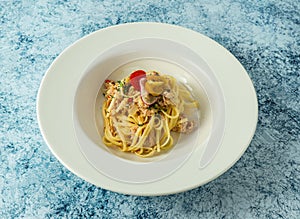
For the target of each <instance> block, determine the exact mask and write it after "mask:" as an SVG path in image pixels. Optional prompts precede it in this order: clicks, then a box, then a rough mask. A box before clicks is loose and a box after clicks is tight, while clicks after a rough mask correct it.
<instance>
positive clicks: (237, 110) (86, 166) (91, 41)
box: [37, 23, 258, 195]
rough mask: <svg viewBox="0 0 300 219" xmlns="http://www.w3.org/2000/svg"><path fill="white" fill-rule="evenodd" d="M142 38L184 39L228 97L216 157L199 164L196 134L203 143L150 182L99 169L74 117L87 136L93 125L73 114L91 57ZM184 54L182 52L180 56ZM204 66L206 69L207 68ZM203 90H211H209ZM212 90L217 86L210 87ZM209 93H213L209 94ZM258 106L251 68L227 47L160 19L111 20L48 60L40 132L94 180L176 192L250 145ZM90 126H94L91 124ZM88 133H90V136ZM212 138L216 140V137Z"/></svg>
mask: <svg viewBox="0 0 300 219" xmlns="http://www.w3.org/2000/svg"><path fill="white" fill-rule="evenodd" d="M143 38H149V39H160V40H167V41H172V42H175V43H177V44H181V45H183V47H185V48H187V49H188V50H191V51H193V53H196V54H197V56H199V58H200V60H202V61H203V63H204V65H200V66H201V68H202V70H204V72H205V73H204V74H202V76H203V75H206V74H208V73H209V72H212V73H213V75H214V76H213V77H214V78H215V79H216V81H218V83H219V88H220V91H221V93H222V95H223V98H224V110H221V111H222V112H223V113H224V116H223V117H221V118H224V119H225V123H224V124H225V129H224V132H223V136H222V139H221V144H220V147H219V149H218V150H217V152H216V153H214V151H216V150H215V149H213V150H212V153H211V154H210V155H212V156H214V159H213V160H212V161H211V162H210V163H209V164H208V165H207V166H205V168H199V162H200V160H201V157H202V155H203V153H204V151H205V147H204V145H203V144H202V145H201V144H200V143H201V142H200V141H199V139H201V138H199V137H198V140H197V142H199V145H195V147H193V149H192V150H191V153H190V154H189V153H187V154H188V156H187V158H188V159H184V160H183V161H184V162H181V164H180V165H179V166H178V168H177V169H176V170H175V171H173V172H172V173H171V174H169V175H168V174H165V175H164V176H165V177H161V176H160V177H157V178H156V179H159V180H154V181H153V178H152V179H150V182H140V183H128V182H123V181H122V180H115V179H114V178H113V177H110V176H107V174H105V173H103V172H101V170H100V171H99V170H97V168H95V165H91V164H90V162H89V161H88V160H87V159H86V157H85V156H84V153H82V148H81V147H80V145H79V141H80V140H79V141H77V137H76V135H77V136H78V132H77V133H76V125H75V128H74V122H75V123H76V122H78V123H77V124H78V127H80V129H81V131H82V134H83V135H84V136H89V133H91V132H93V131H91V132H90V131H86V130H84V128H83V127H84V126H83V125H82V123H81V122H80V117H81V116H78V115H79V114H78V115H74V118H75V117H76V116H77V118H78V120H77V121H76V120H74V119H73V110H74V107H75V108H76V106H74V99H75V94H77V93H76V91H78V90H77V89H78V87H79V85H82V83H81V82H83V81H84V79H83V75H84V73H85V72H87V71H89V68H90V67H91V66H92V65H91V64H92V62H93V61H94V60H96V59H97V58H99V55H101V54H102V53H103V52H104V51H108V50H109V49H110V48H113V47H115V46H116V45H118V44H121V43H124V42H127V41H132V40H138V39H143ZM157 50H159V47H157ZM180 55H181V54H178V56H180ZM204 66H206V67H207V69H203V67H204ZM204 68H205V67H204ZM115 70H117V69H115ZM190 73H191V72H189V74H190ZM197 76H200V75H197V74H196V77H195V75H193V74H192V77H194V78H198V77H197ZM98 82H101V81H98ZM98 82H97V84H98ZM201 82H202V80H200V78H198V81H197V84H200V85H202V86H203V84H201ZM202 88H203V87H202ZM204 90H205V89H204ZM205 91H206V92H207V90H205ZM212 92H214V91H213V90H212ZM93 93H94V92H93ZM204 96H205V95H204ZM217 96H218V95H217ZM206 97H208V98H209V95H206ZM204 99H205V98H204ZM90 100H93V98H90ZM92 102H93V101H92ZM90 104H91V103H90ZM216 104H218V102H217V103H216ZM75 105H76V104H75ZM257 107H258V106H257V99H256V94H255V90H254V88H253V85H252V83H251V80H250V78H249V76H248V74H247V72H246V71H245V70H244V68H243V67H242V65H241V64H240V63H239V62H238V61H237V59H236V58H235V57H234V56H233V55H232V54H230V53H229V52H228V51H227V50H226V49H225V48H223V47H222V46H221V45H219V44H218V43H216V42H215V41H213V40H211V39H209V38H208V37H205V36H203V35H201V34H199V33H197V32H194V31H192V30H188V29H185V28H182V27H178V26H174V25H168V24H159V23H133V24H123V25H118V26H113V27H109V28H105V29H102V30H99V31H97V32H94V33H92V34H90V35H88V36H86V37H84V38H82V39H80V40H78V41H77V42H75V43H74V44H73V45H71V46H70V47H68V48H67V49H66V50H65V51H63V52H62V53H61V54H60V56H59V57H57V59H56V60H55V61H54V62H53V64H52V65H51V66H50V68H49V69H48V71H47V73H46V75H45V77H44V78H43V81H42V83H41V86H40V90H39V93H38V100H37V114H38V121H39V125H40V129H41V132H42V134H43V137H44V139H45V141H46V142H47V144H48V146H49V148H50V149H51V151H52V153H53V154H54V155H55V156H56V157H57V159H59V160H60V162H61V163H62V164H64V165H65V166H66V167H67V168H68V169H69V170H70V171H72V172H73V173H75V174H76V175H78V176H79V177H81V178H83V179H85V180H86V181H88V182H90V183H92V184H94V185H97V186H100V187H102V188H105V189H109V190H112V191H115V192H120V193H126V194H135V195H163V194H171V193H177V192H181V191H185V190H189V189H192V188H195V187H198V186H201V185H203V184H205V183H207V182H209V181H211V180H213V179H215V178H216V177H218V176H219V175H221V174H222V173H224V172H225V171H226V170H228V169H229V168H230V167H231V166H232V165H233V164H234V163H235V162H236V161H237V160H238V159H239V158H240V157H241V156H242V154H243V153H244V151H245V150H246V149H247V147H248V145H249V143H250V141H251V139H252V137H253V134H254V132H255V128H256V123H257V111H258V110H257ZM207 108H209V109H210V110H211V112H213V109H214V105H213V103H212V102H210V105H209V106H207ZM208 112H209V110H208ZM75 114H76V110H75ZM210 115H211V118H212V120H210V121H211V122H210V123H209V122H208V124H211V125H212V126H211V127H213V122H214V121H215V120H218V119H217V117H214V116H213V115H214V114H213V113H211V114H210ZM216 115H217V114H216ZM219 115H222V113H220V114H219ZM201 116H202V115H201ZM201 118H202V117H201ZM208 121H209V119H208ZM86 127H92V126H89V125H87V126H86ZM82 129H83V130H82ZM207 130H210V131H209V133H208V135H211V134H212V133H214V129H212V128H211V129H207ZM199 133H201V129H199ZM94 136H95V135H94ZM199 136H200V134H199ZM78 139H80V138H78ZM88 139H92V138H90V136H89V138H88ZM208 139H209V138H208ZM92 140H93V139H92ZM92 143H93V144H94V143H95V142H92ZM206 143H207V142H206ZM208 143H209V142H208ZM212 144H213V145H218V142H217V144H215V143H212ZM98 146H99V145H98ZM102 149H103V148H102ZM109 154H110V153H109ZM204 154H205V153H204ZM154 162H155V161H154ZM125 181H126V180H125ZM146 181H149V180H146Z"/></svg>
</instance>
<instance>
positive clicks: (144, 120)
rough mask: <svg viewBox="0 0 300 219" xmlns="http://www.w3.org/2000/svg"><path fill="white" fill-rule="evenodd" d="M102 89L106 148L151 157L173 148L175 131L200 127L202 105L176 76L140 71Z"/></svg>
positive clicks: (180, 131) (107, 83)
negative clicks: (199, 114) (198, 115)
mask: <svg viewBox="0 0 300 219" xmlns="http://www.w3.org/2000/svg"><path fill="white" fill-rule="evenodd" d="M102 89H103V95H104V97H105V100H104V102H103V105H102V116H103V121H104V132H103V138H102V139H103V143H104V144H105V145H106V146H109V147H117V148H119V149H120V150H122V151H124V152H131V153H134V154H136V155H138V156H140V157H151V156H154V155H156V154H159V153H161V152H163V151H166V150H168V149H170V148H172V147H173V145H174V139H173V136H172V132H177V133H183V134H189V133H191V132H193V131H194V130H195V129H196V128H197V127H198V118H197V117H196V116H195V115H196V114H197V113H196V112H197V111H198V109H199V103H198V102H197V101H196V100H195V98H194V97H193V96H192V94H191V93H190V91H189V90H188V89H187V87H186V86H184V85H183V84H181V83H178V82H177V80H176V79H175V78H174V77H172V76H169V75H164V74H160V73H158V72H156V71H148V72H146V71H144V70H136V71H134V72H132V73H131V74H130V75H129V76H128V77H125V78H123V79H122V80H119V81H113V80H109V79H107V80H105V82H104V84H103V87H102Z"/></svg>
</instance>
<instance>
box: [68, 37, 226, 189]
mask: <svg viewBox="0 0 300 219" xmlns="http://www.w3.org/2000/svg"><path fill="white" fill-rule="evenodd" d="M137 69H144V70H146V71H148V70H155V71H158V72H161V73H162V74H168V75H172V76H174V77H175V78H176V79H177V81H179V82H181V83H184V84H185V85H186V86H187V87H188V88H189V90H190V91H191V92H192V94H193V96H194V97H195V98H196V99H197V100H198V101H199V103H200V109H199V112H198V119H199V124H200V125H199V127H198V128H197V130H196V131H194V132H192V133H191V134H189V135H180V136H177V143H176V144H175V146H174V147H173V148H172V149H171V150H170V151H168V152H166V153H163V154H160V155H158V156H154V157H152V158H139V157H137V156H134V155H132V154H130V153H124V152H120V151H118V150H116V149H114V148H108V147H106V146H105V145H104V144H103V143H102V135H103V133H102V132H103V120H102V114H101V107H102V102H103V100H104V98H103V95H102V91H101V90H100V88H101V86H102V84H103V82H104V80H105V79H107V78H110V79H113V80H120V79H122V78H124V77H126V76H128V75H129V74H130V73H131V72H132V71H134V70H137ZM224 115H225V114H224V98H223V94H222V90H221V88H220V86H219V83H218V81H217V79H216V78H215V76H214V74H213V72H212V71H211V70H210V68H209V66H208V65H207V64H206V63H205V61H204V60H203V59H202V58H201V57H199V56H198V55H197V54H196V53H194V52H193V51H192V49H190V48H188V47H186V46H185V45H182V44H180V43H178V42H174V41H170V40H166V39H157V38H144V39H136V40H131V41H127V42H124V43H121V44H118V45H116V46H114V47H112V48H110V49H108V50H106V51H104V52H103V53H101V54H99V56H98V57H96V58H95V60H93V61H92V62H91V63H90V65H89V66H88V67H87V69H86V71H85V72H83V75H82V78H81V81H80V83H79V84H78V87H77V91H76V93H75V97H74V107H73V119H74V129H75V133H76V138H77V140H78V142H79V145H80V147H81V150H82V153H83V154H84V155H85V157H86V158H87V160H88V161H89V162H90V163H91V164H92V165H93V166H94V167H95V168H96V169H97V170H99V171H100V172H101V173H103V174H105V175H106V176H109V177H111V178H113V179H116V180H119V181H123V182H130V183H144V182H151V181H155V180H158V179H161V178H162V177H166V176H167V175H169V174H171V173H172V172H174V171H176V170H177V169H178V168H180V167H181V166H182V165H183V164H184V162H185V161H186V160H187V159H188V158H189V156H190V155H191V153H193V151H194V150H202V149H203V148H204V147H205V146H208V145H207V144H208V142H209V139H210V138H215V139H221V138H222V135H223V131H224V130H223V129H222V128H221V127H224V121H225V120H224ZM175 137H176V136H175ZM199 159H200V158H199ZM195 165H196V164H195ZM157 170H159V171H157Z"/></svg>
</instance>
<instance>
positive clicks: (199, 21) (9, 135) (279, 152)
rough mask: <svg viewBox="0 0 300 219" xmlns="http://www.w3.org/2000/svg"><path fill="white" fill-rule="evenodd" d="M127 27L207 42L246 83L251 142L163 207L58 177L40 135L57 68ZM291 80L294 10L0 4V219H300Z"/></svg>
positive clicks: (297, 108) (146, 2) (270, 5)
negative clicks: (48, 78) (255, 108)
mask: <svg viewBox="0 0 300 219" xmlns="http://www.w3.org/2000/svg"><path fill="white" fill-rule="evenodd" d="M135 21H154V22H164V23H170V24H176V25H180V26H183V27H187V28H191V29H193V30H195V31H198V32H200V33H203V34H205V35H207V36H209V37H211V38H212V39H214V40H216V41H217V42H219V43H220V44H222V45H223V46H224V47H226V48H227V49H228V50H230V51H231V52H232V53H233V54H234V55H235V56H236V57H237V58H238V59H239V61H240V62H241V63H242V64H243V65H244V67H245V69H246V70H247V72H248V73H249V76H250V77H251V79H252V80H253V83H254V86H255V89H256V91H257V95H258V102H259V121H258V126H257V131H256V134H255V136H254V139H253V141H252V143H251V145H250V146H249V148H248V150H247V151H246V153H245V154H244V155H243V157H242V158H241V159H240V160H239V161H238V162H237V163H236V164H235V165H234V167H232V168H231V169H230V170H229V171H227V172H226V173H225V174H223V175H222V176H220V177H219V178H217V179H216V180H214V181H212V182H210V183H208V184H206V185H204V186H202V187H200V188H197V189H194V190H191V191H188V192H184V193H180V194H176V195H169V196H163V197H136V196H129V195H122V194H117V193H114V192H111V191H106V190H103V189H101V188H97V187H95V186H93V185H91V184H89V183H87V182H85V181H83V180H82V179H80V178H78V177H77V176H75V175H74V174H72V173H71V172H69V171H68V170H67V169H66V168H65V167H64V166H62V165H61V164H60V163H59V162H58V161H57V160H56V159H55V158H54V156H53V155H52V154H51V152H50V151H49V149H48V147H47V145H46V143H45V142H44V141H43V139H42V136H41V134H40V131H39V128H38V124H37V119H36V110H35V107H36V95H37V91H38V88H39V84H40V82H41V79H42V77H43V75H44V74H45V71H46V70H47V68H48V67H49V65H50V64H51V62H52V61H53V60H54V58H55V57H56V56H57V55H58V54H59V53H60V52H62V50H63V49H65V48H66V47H67V46H69V45H70V44H72V43H73V42H75V41H76V40H77V39H79V38H81V37H83V36H85V35H87V34H89V33H91V32H93V31H95V30H98V29H101V28H104V27H108V26H111V25H115V24H120V23H127V22H135ZM299 71H300V2H299V0H296V1H295V0H283V1H277V0H261V1H258V0H257V1H255V0H249V1H243V0H222V1H220V0H219V1H215V0H213V1H210V0H203V1H196V0H195V1H193V0H180V1H179V0H172V1H159V0H153V1H152V0H140V1H138V0H132V1H125V0H124V1H120V0H109V1H107V0H102V1H101V0H98V1H97V0H86V1H83V0H82V1H80V0H75V1H68V0H65V1H62V0H54V1H49V0H48V1H46V0H37V1H29V0H16V1H9V0H0V76H1V77H0V155H1V156H0V218H3V219H4V218H5V219H8V218H244V219H247V218H286V219H293V218H300V143H299V142H300V138H299V137H300V127H299V126H300V105H299V102H300V98H299V93H300V73H299ZM241 128H242V127H241Z"/></svg>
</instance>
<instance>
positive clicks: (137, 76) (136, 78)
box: [129, 70, 146, 91]
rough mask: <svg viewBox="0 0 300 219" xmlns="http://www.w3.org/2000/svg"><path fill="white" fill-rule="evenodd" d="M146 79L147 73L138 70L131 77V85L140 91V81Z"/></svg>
mask: <svg viewBox="0 0 300 219" xmlns="http://www.w3.org/2000/svg"><path fill="white" fill-rule="evenodd" d="M144 77H146V72H145V71H143V70H137V71H134V72H132V73H131V75H130V76H129V79H130V84H131V85H132V86H133V87H134V89H136V90H138V91H140V90H141V87H140V80H141V79H142V78H144Z"/></svg>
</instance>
